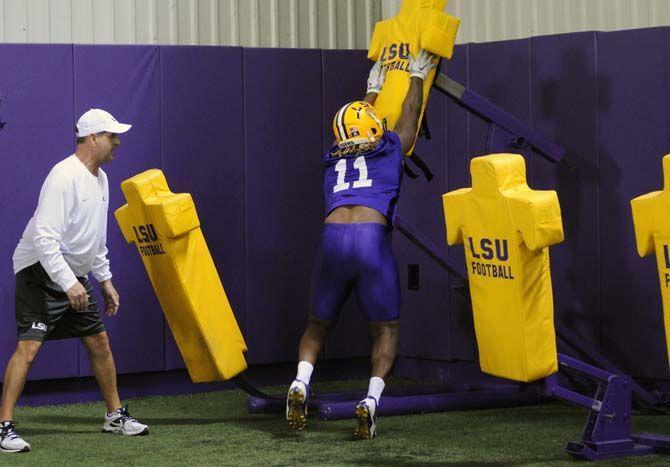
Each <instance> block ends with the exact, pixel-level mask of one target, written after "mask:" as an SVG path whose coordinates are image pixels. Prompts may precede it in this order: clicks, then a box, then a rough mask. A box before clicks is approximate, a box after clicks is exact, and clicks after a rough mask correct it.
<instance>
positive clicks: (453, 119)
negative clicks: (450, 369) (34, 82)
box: [438, 45, 477, 361]
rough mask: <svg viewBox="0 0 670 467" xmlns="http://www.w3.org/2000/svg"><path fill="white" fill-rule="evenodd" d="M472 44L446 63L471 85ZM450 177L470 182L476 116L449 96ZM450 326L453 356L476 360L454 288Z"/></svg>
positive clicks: (453, 185) (468, 313)
mask: <svg viewBox="0 0 670 467" xmlns="http://www.w3.org/2000/svg"><path fill="white" fill-rule="evenodd" d="M469 55H470V46H469V45H459V46H457V47H456V50H455V51H454V55H453V57H452V58H451V60H449V62H448V64H447V75H448V76H450V77H451V78H453V79H455V80H456V81H458V82H459V83H461V84H463V85H464V86H466V87H468V86H469V73H468V62H469ZM446 110H447V119H446V126H447V129H446V134H447V156H446V159H447V180H446V184H445V186H444V190H443V192H444V193H446V192H448V191H451V190H456V189H458V188H463V187H465V186H470V154H471V152H470V128H471V125H472V123H473V121H474V120H475V119H477V117H475V116H473V115H472V114H470V113H469V112H468V111H467V110H465V109H464V108H462V107H461V106H459V105H458V104H456V103H455V102H454V101H453V100H452V99H447V104H446ZM438 245H443V246H445V247H446V245H447V234H446V231H444V232H443V235H442V238H441V240H440V243H439V244H438ZM447 254H448V255H449V257H450V258H452V259H454V260H455V261H458V262H460V263H461V264H465V255H464V252H463V247H456V248H449V249H448V250H447ZM448 310H449V311H448V313H449V329H448V330H446V331H445V334H446V336H447V338H446V340H447V341H448V343H449V344H448V345H449V347H450V352H449V353H450V357H451V358H452V359H455V360H468V361H472V360H474V358H475V356H476V345H475V331H474V324H473V321H472V309H471V307H470V303H469V300H468V299H467V298H466V297H464V296H463V294H461V293H460V292H457V291H455V290H454V291H453V292H452V293H451V294H450V297H449V307H448Z"/></svg>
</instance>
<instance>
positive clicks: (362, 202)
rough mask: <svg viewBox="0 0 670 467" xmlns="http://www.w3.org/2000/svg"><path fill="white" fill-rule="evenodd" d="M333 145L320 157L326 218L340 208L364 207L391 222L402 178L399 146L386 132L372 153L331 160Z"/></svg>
mask: <svg viewBox="0 0 670 467" xmlns="http://www.w3.org/2000/svg"><path fill="white" fill-rule="evenodd" d="M337 149H338V148H337V146H333V147H332V148H331V149H330V150H329V151H328V152H327V153H326V154H325V155H324V158H323V162H324V174H323V194H324V196H325V199H326V216H328V214H330V212H331V211H332V210H333V209H335V208H337V207H340V206H367V207H369V208H372V209H375V210H377V211H379V212H380V213H382V214H383V215H384V216H386V218H387V219H388V220H389V221H390V222H391V223H392V222H393V219H394V217H395V210H396V205H397V202H398V196H399V194H400V183H401V182H402V176H403V157H404V154H403V153H402V144H401V143H400V138H398V135H397V134H396V133H394V132H392V131H387V132H386V133H384V135H383V136H382V139H381V142H380V143H379V145H378V146H377V147H376V148H375V149H373V150H372V151H368V152H364V153H362V154H355V155H350V156H340V157H331V154H332V152H333V151H336V150H337Z"/></svg>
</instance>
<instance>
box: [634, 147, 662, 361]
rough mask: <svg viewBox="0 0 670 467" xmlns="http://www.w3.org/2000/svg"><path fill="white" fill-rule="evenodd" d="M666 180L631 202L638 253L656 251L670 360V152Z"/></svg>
mask: <svg viewBox="0 0 670 467" xmlns="http://www.w3.org/2000/svg"><path fill="white" fill-rule="evenodd" d="M663 180H664V183H663V185H664V186H663V190H661V191H653V192H651V193H647V194H646V195H642V196H638V197H637V198H635V199H633V200H632V201H631V202H630V204H631V208H632V210H633V223H634V224H635V240H636V243H637V252H638V254H639V255H640V256H641V257H644V256H647V255H650V254H652V253H656V266H657V268H658V279H659V282H660V285H661V298H662V299H663V323H664V327H665V338H666V349H667V352H668V360H669V361H670V154H667V155H666V156H664V157H663Z"/></svg>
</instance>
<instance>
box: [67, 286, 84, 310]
mask: <svg viewBox="0 0 670 467" xmlns="http://www.w3.org/2000/svg"><path fill="white" fill-rule="evenodd" d="M65 293H66V294H67V298H68V300H70V306H71V307H72V309H73V310H74V311H86V309H87V308H88V293H86V289H85V288H84V286H83V285H81V283H80V282H75V284H74V285H73V286H72V287H70V289H69V290H68V291H67V292H65Z"/></svg>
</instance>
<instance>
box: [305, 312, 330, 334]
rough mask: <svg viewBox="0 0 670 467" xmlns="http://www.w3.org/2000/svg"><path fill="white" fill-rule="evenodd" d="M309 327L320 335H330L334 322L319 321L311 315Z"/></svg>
mask: <svg viewBox="0 0 670 467" xmlns="http://www.w3.org/2000/svg"><path fill="white" fill-rule="evenodd" d="M307 327H308V328H310V329H312V330H313V331H314V332H317V333H320V334H328V333H329V332H330V330H331V328H332V327H333V322H332V321H328V320H324V319H319V318H317V317H316V316H313V315H309V319H308V322H307Z"/></svg>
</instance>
